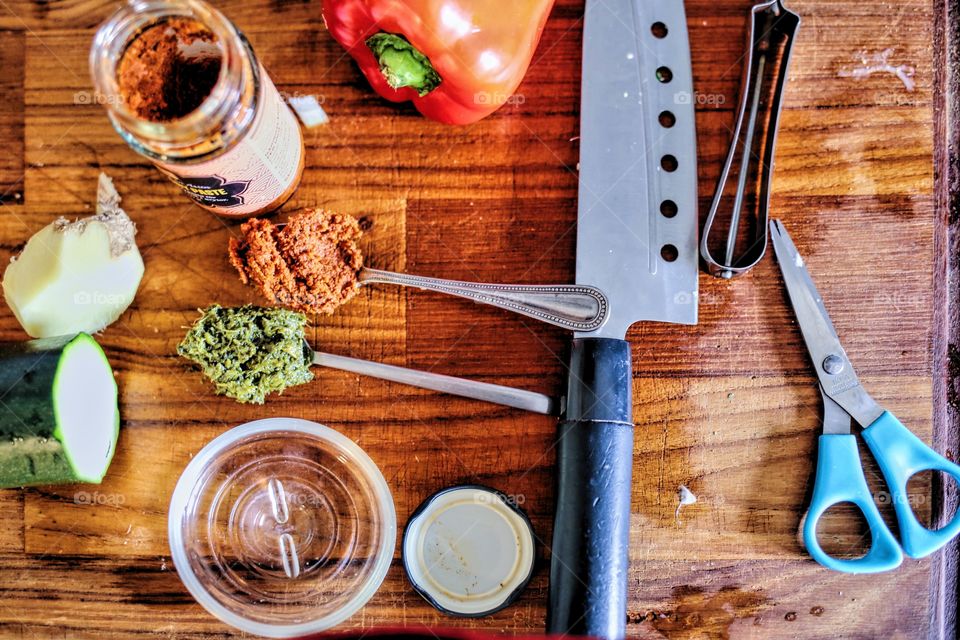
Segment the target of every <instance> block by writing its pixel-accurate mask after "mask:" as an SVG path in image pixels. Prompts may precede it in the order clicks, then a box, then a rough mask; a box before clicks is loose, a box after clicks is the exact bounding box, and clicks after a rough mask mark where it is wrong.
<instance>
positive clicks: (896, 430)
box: [863, 411, 960, 558]
mask: <svg viewBox="0 0 960 640" xmlns="http://www.w3.org/2000/svg"><path fill="white" fill-rule="evenodd" d="M863 439H864V440H865V441H866V443H867V446H868V447H870V451H871V452H872V453H873V457H874V458H876V460H877V464H879V465H880V470H881V471H882V472H883V477H884V478H885V479H886V481H887V486H888V487H889V488H890V491H891V493H892V498H893V507H894V510H895V511H896V512H897V523H898V524H899V526H900V539H901V541H902V542H903V550H904V551H905V552H906V553H907V555H908V556H910V557H911V558H922V557H924V556H927V555H930V554H931V553H933V552H934V551H936V550H937V549H939V548H940V547H942V546H944V545H945V544H947V543H948V542H950V540H952V539H953V538H954V536H956V535H957V534H958V533H960V512H958V513H957V515H955V516H954V517H953V520H951V521H950V522H949V523H948V524H947V525H946V526H944V527H943V528H942V529H938V530H936V531H933V530H931V529H927V528H926V527H925V526H923V525H922V524H920V521H919V520H917V517H916V516H915V515H913V509H912V508H911V507H910V498H909V496H908V494H907V480H909V479H910V476H912V475H913V474H915V473H918V472H920V471H928V470H935V471H943V472H945V473H949V474H950V475H951V476H953V479H954V480H956V481H957V482H958V483H960V466H957V465H956V464H954V463H952V462H950V461H949V460H947V459H946V458H944V457H943V456H941V455H940V454H939V453H937V452H936V451H934V450H933V449H931V448H930V447H928V446H927V445H926V444H924V443H923V441H922V440H921V439H920V438H918V437H917V436H915V435H913V433H912V432H911V431H910V430H909V429H907V428H906V427H905V426H903V424H902V423H901V422H900V421H899V420H897V418H896V417H895V416H894V415H893V414H892V413H890V412H889V411H884V412H883V415H882V416H880V417H879V418H877V420H876V421H875V422H874V423H873V424H871V425H870V426H869V427H867V428H866V429H864V430H863Z"/></svg>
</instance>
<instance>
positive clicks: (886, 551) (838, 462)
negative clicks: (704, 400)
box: [770, 220, 960, 573]
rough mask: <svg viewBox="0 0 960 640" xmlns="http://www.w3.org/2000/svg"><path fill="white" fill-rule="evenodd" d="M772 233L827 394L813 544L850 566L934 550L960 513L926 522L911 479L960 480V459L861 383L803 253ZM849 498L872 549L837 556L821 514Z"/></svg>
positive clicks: (819, 556)
mask: <svg viewBox="0 0 960 640" xmlns="http://www.w3.org/2000/svg"><path fill="white" fill-rule="evenodd" d="M770 235H771V236H772V237H773V248H774V251H775V253H776V255H777V263H778V264H779V265H780V271H781V273H782V274H783V281H784V284H785V285H786V288H787V293H788V294H789V297H790V303H791V304H792V305H793V312H794V314H795V315H796V318H797V324H799V325H800V330H801V332H802V334H803V340H804V342H806V344H807V350H808V351H809V352H810V358H811V361H812V362H813V366H814V369H816V371H817V378H819V381H820V382H819V387H820V393H821V395H822V396H823V435H821V436H820V439H819V445H818V453H817V475H816V479H815V480H814V485H813V497H812V498H811V500H810V508H809V510H808V511H807V514H806V516H805V517H804V522H803V542H804V545H806V547H807V551H809V552H810V555H811V556H813V559H814V560H816V561H817V562H819V563H820V564H821V565H823V566H825V567H827V568H828V569H833V570H834V571H842V572H845V573H878V572H881V571H888V570H890V569H894V568H896V567H898V566H899V565H900V563H901V562H903V554H904V553H906V554H907V555H908V556H910V557H911V558H922V557H924V556H927V555H929V554H931V553H933V552H934V551H936V550H937V549H939V548H940V547H942V546H944V545H946V544H947V543H948V542H950V540H952V539H953V538H954V536H956V535H957V534H958V533H960V513H958V514H957V515H955V516H954V517H953V519H952V520H951V521H950V522H949V523H948V524H947V525H945V526H944V527H943V528H942V529H939V530H931V529H927V528H926V527H925V526H923V525H922V524H920V521H919V520H917V517H916V516H915V515H914V513H913V509H912V508H911V506H910V501H909V497H908V494H907V481H908V480H909V479H910V477H911V476H912V475H914V474H915V473H918V472H920V471H928V470H936V471H943V472H944V473H947V474H949V475H951V476H952V477H953V478H954V480H956V481H957V482H960V466H957V465H956V464H954V463H953V462H950V461H949V460H947V459H946V458H944V457H943V456H941V455H940V454H939V453H937V452H936V451H934V450H933V449H931V448H930V447H928V446H927V445H926V444H924V443H923V441H922V440H920V438H918V437H917V436H915V435H914V434H913V433H911V432H910V431H909V430H908V429H907V428H906V427H904V426H903V424H902V423H901V422H900V421H899V420H898V419H897V418H896V417H894V415H893V414H892V413H890V412H889V411H886V410H884V409H883V408H882V407H880V405H878V404H877V403H876V401H875V400H874V399H873V398H871V397H870V395H869V394H868V393H867V392H866V391H865V390H864V388H863V387H862V386H860V381H859V380H858V379H857V374H856V372H854V370H853V366H852V365H851V363H850V360H848V359H847V354H846V353H845V352H844V350H843V346H842V345H841V344H840V339H839V338H838V337H837V332H836V330H835V329H834V328H833V323H832V322H831V321H830V316H829V315H827V310H826V309H825V308H824V306H823V300H822V299H821V298H820V294H819V293H818V292H817V288H816V287H815V286H814V284H813V280H812V279H811V278H810V274H809V272H808V271H807V268H806V266H805V264H804V261H803V257H802V256H801V255H800V253H799V252H798V251H797V248H796V246H794V244H793V241H792V240H791V239H790V235H789V234H788V233H787V230H786V229H785V228H784V226H783V223H781V222H780V221H779V220H773V221H771V223H770ZM851 419H852V420H853V421H856V422H857V423H859V424H860V425H861V426H863V427H864V429H863V439H864V441H865V442H866V443H867V447H869V448H870V452H871V453H872V454H873V457H874V458H875V459H876V461H877V464H878V465H879V466H880V471H881V473H882V474H883V477H884V480H885V481H886V483H887V486H888V487H889V489H890V492H891V496H892V502H893V508H894V511H895V512H896V515H897V525H898V527H899V529H900V540H901V542H902V548H901V544H900V543H898V542H897V539H896V538H895V537H894V535H893V533H891V531H890V529H888V528H887V526H886V524H885V523H884V522H883V518H882V517H881V516H880V511H879V509H877V505H876V504H875V503H874V501H873V495H872V494H871V492H870V488H869V487H868V486H867V481H866V479H865V478H864V474H863V468H862V467H861V465H860V454H859V451H858V450H857V441H856V438H855V437H854V436H853V434H852V433H851ZM843 502H850V503H853V504H855V505H856V506H857V507H858V508H859V509H860V511H861V512H862V513H863V516H864V518H865V519H866V521H867V526H868V527H869V529H870V538H871V542H870V550H869V551H868V552H867V553H866V555H864V556H863V557H860V558H856V559H840V558H834V557H832V556H829V555H827V553H826V552H824V550H823V548H822V547H821V546H820V543H819V542H818V540H817V522H818V521H819V519H820V517H821V516H822V515H823V514H824V512H826V511H827V509H829V508H830V507H832V506H834V505H836V504H840V503H843Z"/></svg>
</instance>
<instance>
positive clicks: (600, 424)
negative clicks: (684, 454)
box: [547, 338, 633, 639]
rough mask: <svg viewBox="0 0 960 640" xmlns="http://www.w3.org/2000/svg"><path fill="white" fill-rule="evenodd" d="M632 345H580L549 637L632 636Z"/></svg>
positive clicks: (562, 428) (567, 427) (576, 344)
mask: <svg viewBox="0 0 960 640" xmlns="http://www.w3.org/2000/svg"><path fill="white" fill-rule="evenodd" d="M631 383H632V370H631V361H630V344H629V343H628V342H626V341H625V340H616V339H612V338H579V339H576V340H574V341H573V352H572V354H571V356H570V379H569V382H568V386H567V410H566V415H565V419H564V420H562V421H561V422H560V425H559V435H558V442H557V506H556V515H555V517H554V522H553V548H552V551H551V561H550V602H549V607H548V609H547V633H558V634H574V635H589V636H597V637H601V638H611V639H619V638H623V637H624V635H625V633H626V617H627V563H628V559H629V553H628V551H629V542H630V490H631V487H632V482H631V476H632V470H633V402H632V395H633V394H632V388H631Z"/></svg>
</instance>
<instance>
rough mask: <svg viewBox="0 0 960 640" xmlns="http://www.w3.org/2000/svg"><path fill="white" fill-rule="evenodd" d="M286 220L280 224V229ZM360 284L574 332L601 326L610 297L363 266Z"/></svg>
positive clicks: (579, 288) (592, 290)
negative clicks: (392, 287)
mask: <svg viewBox="0 0 960 640" xmlns="http://www.w3.org/2000/svg"><path fill="white" fill-rule="evenodd" d="M285 226H287V223H286V222H280V223H278V224H277V225H276V227H277V228H278V229H282V228H283V227H285ZM357 279H358V280H359V281H360V284H397V285H400V286H401V287H415V288H417V289H422V290H424V291H436V292H438V293H446V294H449V295H452V296H457V297H459V298H466V299H467V300H473V301H474V302H479V303H481V304H488V305H490V306H492V307H498V308H500V309H506V310H507V311H513V312H515V313H519V314H522V315H525V316H528V317H530V318H535V319H537V320H540V321H542V322H546V323H547V324H552V325H555V326H558V327H563V328H564V329H570V330H571V331H580V332H589V331H593V330H595V329H599V328H600V327H601V326H602V325H603V323H604V322H606V320H607V310H608V309H609V305H608V304H607V296H606V295H604V293H603V292H602V291H600V289H597V288H596V287H591V286H589V285H582V284H543V285H541V284H492V283H486V282H464V281H462V280H446V279H442V278H429V277H427V276H414V275H410V274H407V273H397V272H395V271H384V270H382V269H371V268H369V267H361V268H360V271H359V272H358V273H357Z"/></svg>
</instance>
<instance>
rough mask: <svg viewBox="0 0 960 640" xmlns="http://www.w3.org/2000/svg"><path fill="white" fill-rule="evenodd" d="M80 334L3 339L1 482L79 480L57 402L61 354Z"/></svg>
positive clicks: (0, 349)
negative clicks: (60, 431)
mask: <svg viewBox="0 0 960 640" xmlns="http://www.w3.org/2000/svg"><path fill="white" fill-rule="evenodd" d="M78 335H81V334H74V335H67V336H57V337H53V338H39V339H36V340H28V341H26V342H14V343H5V344H0V487H2V488H10V487H23V486H32V485H41V484H55V483H65V482H76V481H79V479H78V478H77V475H76V472H75V471H74V469H73V467H72V466H71V465H70V462H69V461H68V460H67V458H66V454H65V452H64V447H63V444H62V443H61V442H60V441H59V440H58V439H57V438H56V437H55V436H54V430H55V429H56V427H57V422H56V417H55V415H54V407H53V380H54V376H55V375H56V372H57V368H58V367H59V365H60V357H61V355H62V353H63V349H64V347H66V346H67V345H68V344H70V343H71V342H72V341H73V340H74V339H76V338H77V336H78Z"/></svg>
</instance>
